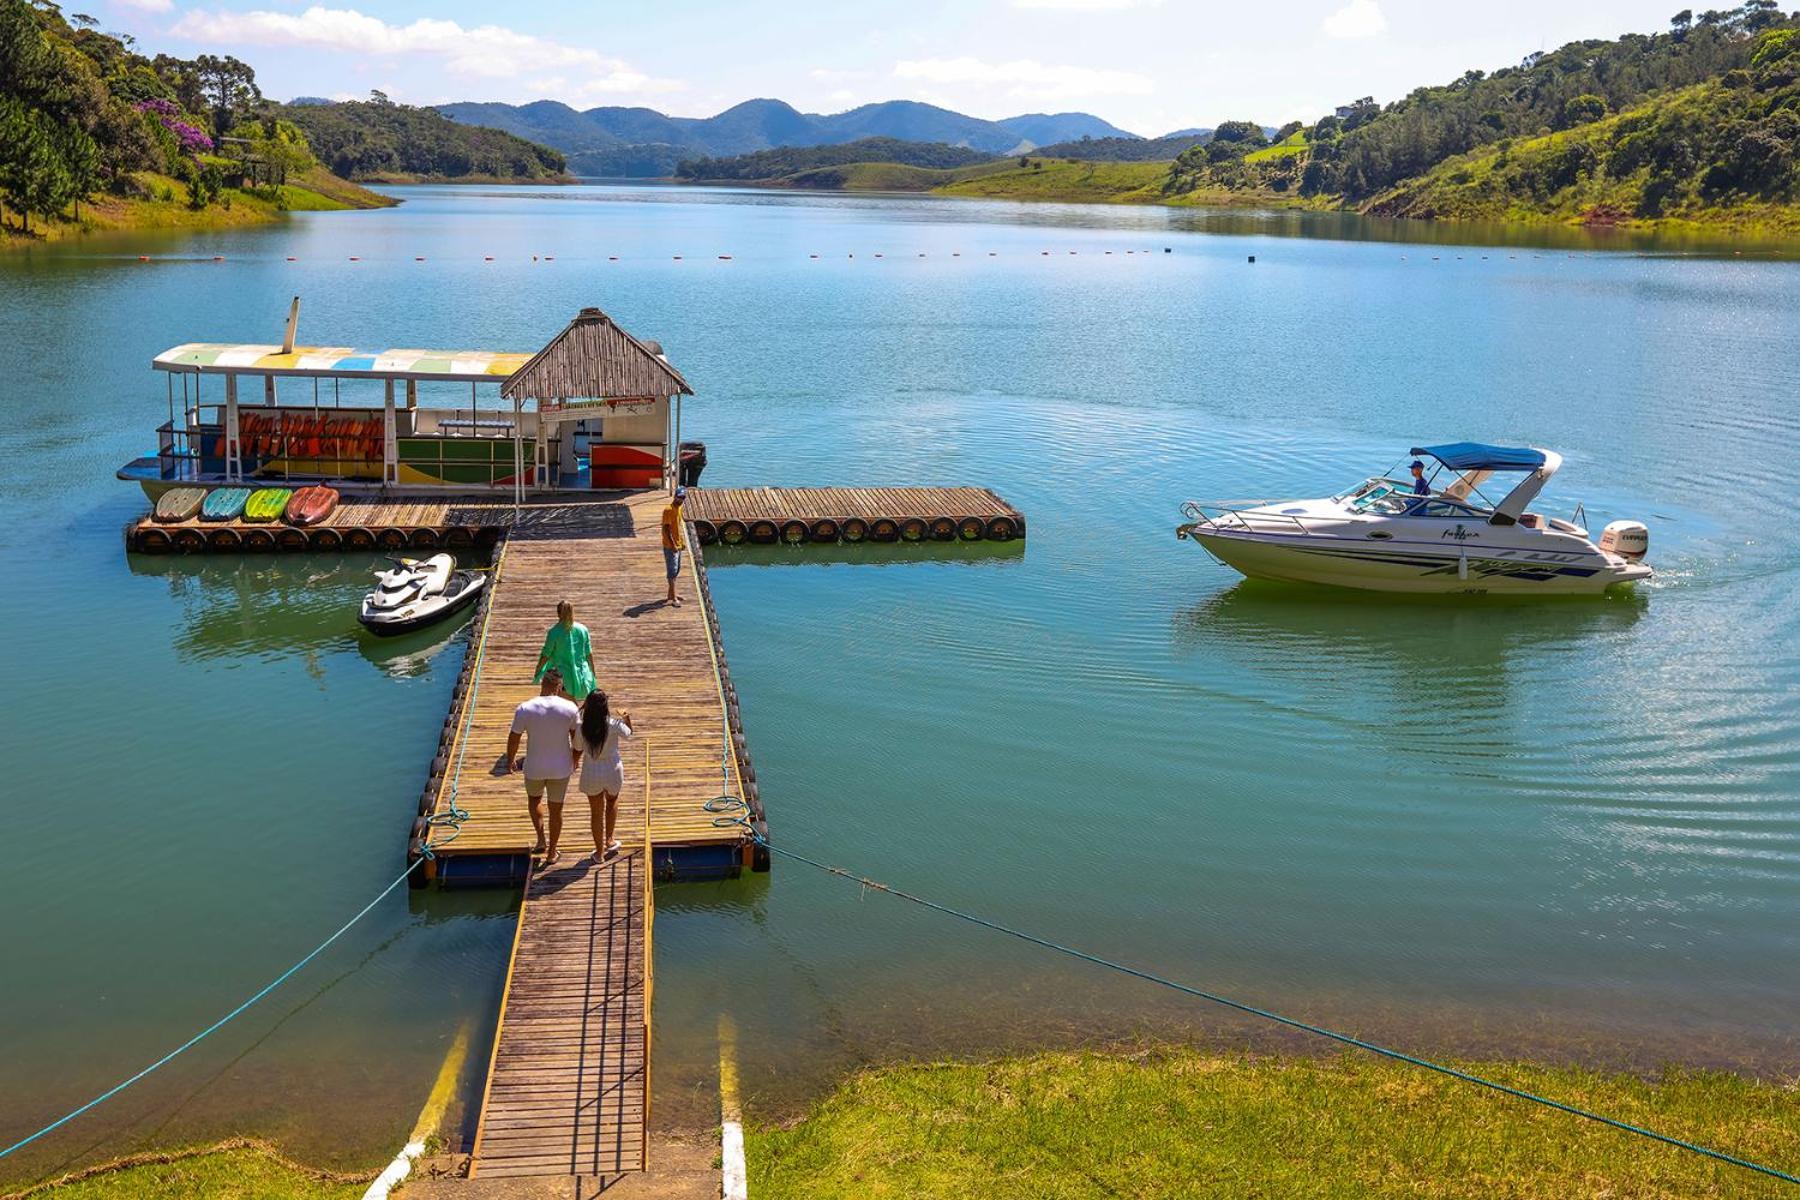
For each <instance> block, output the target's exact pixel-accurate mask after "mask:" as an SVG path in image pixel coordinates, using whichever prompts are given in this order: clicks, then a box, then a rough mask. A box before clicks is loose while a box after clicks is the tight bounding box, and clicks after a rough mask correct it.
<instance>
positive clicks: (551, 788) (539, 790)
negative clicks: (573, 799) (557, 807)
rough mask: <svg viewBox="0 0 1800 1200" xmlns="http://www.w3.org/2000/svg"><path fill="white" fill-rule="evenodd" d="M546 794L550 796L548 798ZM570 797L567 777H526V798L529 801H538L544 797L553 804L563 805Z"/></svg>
mask: <svg viewBox="0 0 1800 1200" xmlns="http://www.w3.org/2000/svg"><path fill="white" fill-rule="evenodd" d="M546 792H548V793H549V795H547V796H546V795H545V793H546ZM568 795H569V777H568V776H567V775H565V776H563V777H562V778H561V779H533V778H532V777H531V776H529V775H527V776H526V777H525V798H526V799H527V800H536V799H537V798H538V797H540V796H543V797H544V799H546V800H548V801H550V803H552V804H561V803H562V802H563V801H564V800H565V799H566V798H567V797H568Z"/></svg>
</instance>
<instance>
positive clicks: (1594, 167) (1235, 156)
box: [1164, 0, 1800, 231]
mask: <svg viewBox="0 0 1800 1200" xmlns="http://www.w3.org/2000/svg"><path fill="white" fill-rule="evenodd" d="M1797 37H1800V17H1786V16H1783V15H1782V13H1781V12H1780V10H1779V9H1778V8H1776V7H1775V2H1774V0H1749V2H1747V3H1745V4H1743V5H1741V6H1739V7H1738V8H1735V9H1731V10H1729V11H1724V12H1718V11H1709V12H1706V13H1703V14H1701V15H1700V16H1699V17H1698V18H1696V17H1694V16H1693V14H1692V13H1690V12H1685V11H1684V12H1682V13H1678V14H1677V15H1676V17H1675V19H1674V21H1673V23H1672V24H1671V27H1670V29H1669V31H1668V32H1667V33H1660V34H1625V35H1623V36H1621V37H1619V38H1616V39H1614V40H1612V41H1583V42H1573V43H1570V44H1569V45H1567V46H1564V47H1562V48H1560V49H1558V50H1556V51H1553V52H1551V53H1548V54H1532V55H1529V56H1527V57H1526V58H1525V59H1524V60H1523V61H1522V62H1521V63H1520V64H1519V65H1518V66H1516V67H1504V68H1501V69H1500V70H1497V71H1495V72H1493V73H1492V74H1491V75H1490V74H1487V73H1486V72H1483V71H1479V70H1470V71H1466V72H1464V73H1463V74H1462V75H1461V76H1460V77H1458V78H1457V79H1455V80H1453V81H1451V82H1449V83H1447V84H1443V85H1440V86H1437V87H1422V88H1418V89H1416V90H1414V91H1413V92H1412V93H1410V94H1409V95H1407V96H1406V97H1404V98H1403V99H1401V100H1397V101H1394V102H1393V103H1391V104H1388V105H1386V106H1383V105H1379V104H1377V103H1376V102H1375V101H1374V100H1373V99H1372V98H1369V97H1364V98H1363V99H1361V100H1358V101H1355V102H1354V103H1352V104H1349V105H1346V106H1343V107H1341V108H1339V109H1338V110H1337V111H1336V112H1335V113H1333V114H1331V115H1329V116H1324V117H1321V118H1320V119H1319V120H1318V121H1316V122H1315V123H1314V124H1313V125H1311V126H1310V127H1306V128H1303V129H1302V128H1299V127H1298V124H1297V123H1296V124H1295V125H1292V126H1288V127H1286V128H1284V129H1283V130H1281V131H1278V132H1279V133H1281V134H1282V137H1281V139H1280V140H1279V141H1277V142H1275V143H1270V142H1269V141H1267V139H1265V138H1264V137H1262V131H1261V130H1260V129H1256V128H1255V127H1252V126H1250V125H1249V123H1248V122H1229V123H1228V126H1229V127H1230V129H1231V136H1230V137H1227V136H1226V130H1227V126H1221V127H1220V130H1219V131H1218V132H1217V133H1216V134H1215V136H1214V138H1213V139H1212V140H1211V141H1210V142H1208V143H1207V144H1206V145H1204V146H1196V147H1194V148H1192V149H1190V150H1187V151H1185V152H1183V154H1182V155H1181V157H1180V158H1179V159H1177V160H1176V162H1175V165H1174V167H1173V168H1172V169H1171V171H1170V175H1169V179H1168V181H1167V183H1166V184H1165V186H1164V192H1165V196H1166V198H1167V199H1169V200H1171V201H1175V202H1186V201H1194V200H1200V199H1204V198H1208V197H1214V198H1216V197H1225V198H1234V197H1258V196H1260V197H1263V198H1266V199H1269V200H1276V201H1286V202H1294V203H1304V204H1308V205H1310V206H1316V207H1339V208H1348V209H1353V210H1356V211H1362V212H1371V213H1382V214H1388V215H1399V216H1412V217H1420V218H1425V217H1435V218H1441V219H1452V218H1454V219H1492V220H1574V221H1587V222H1607V223H1612V222H1650V221H1668V222H1672V223H1682V222H1689V223H1704V224H1708V225H1716V226H1724V227H1732V228H1763V229H1768V230H1777V231H1779V230H1790V229H1792V228H1793V227H1794V219H1793V211H1792V210H1793V206H1794V205H1795V204H1796V203H1800V175H1797V172H1800V94H1797V93H1796V91H1795V82H1794V81H1795V78H1796V75H1797V74H1800V54H1797V53H1796V49H1795V45H1796V38H1797Z"/></svg>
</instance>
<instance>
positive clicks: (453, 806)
mask: <svg viewBox="0 0 1800 1200" xmlns="http://www.w3.org/2000/svg"><path fill="white" fill-rule="evenodd" d="M505 558H506V551H505V549H502V550H501V551H500V560H501V561H504V560H505ZM495 569H496V570H498V569H499V563H498V562H496V563H495ZM492 613H493V605H492V604H491V603H489V604H488V605H487V612H486V614H484V616H483V618H482V627H481V628H482V634H483V636H482V638H481V639H480V640H479V642H478V644H477V646H476V658H475V668H474V671H473V673H472V674H471V675H470V677H469V693H468V698H467V700H466V701H465V703H464V705H463V720H462V723H461V725H462V728H461V730H460V732H459V735H458V743H459V744H458V746H457V752H456V771H455V773H454V774H453V775H452V776H451V781H450V788H449V793H448V798H447V800H446V802H445V807H444V811H443V812H440V813H433V814H432V815H431V816H429V817H427V818H426V820H425V824H426V828H427V829H428V830H429V829H448V830H449V831H450V836H448V837H446V838H444V839H443V840H442V841H434V840H432V839H431V838H430V837H429V835H428V836H427V837H426V839H425V840H424V841H423V842H421V843H420V845H419V857H417V858H415V859H413V860H412V861H411V862H409V863H407V864H406V869H405V870H404V871H402V872H400V874H398V875H396V876H394V878H393V879H392V881H390V882H389V883H388V885H387V886H386V887H384V888H382V889H381V891H380V892H378V893H376V895H375V898H374V899H373V900H371V901H369V902H368V903H367V904H365V905H363V907H362V908H361V909H360V910H359V911H358V912H357V914H356V915H355V916H353V917H351V918H350V919H349V920H348V921H345V922H344V923H343V924H342V925H340V926H339V927H338V929H337V931H336V932H335V933H333V934H332V935H331V936H330V937H328V938H326V939H325V940H324V941H322V942H320V943H319V944H318V945H317V946H314V947H313V948H312V949H311V950H309V951H308V952H307V953H306V954H305V955H304V956H303V957H301V958H300V959H299V960H298V961H297V962H295V963H294V964H293V965H292V966H290V967H289V968H288V969H287V970H285V971H283V972H282V973H281V974H279V975H277V976H276V977H275V978H274V979H272V980H270V981H269V982H268V983H267V984H265V985H264V986H263V987H262V988H261V989H260V990H259V991H257V992H256V993H255V994H254V995H252V996H251V997H250V998H249V999H248V1000H245V1001H244V1002H243V1003H242V1004H240V1005H238V1006H237V1007H236V1008H234V1009H232V1010H231V1011H230V1012H228V1013H226V1014H225V1015H224V1016H222V1017H220V1018H219V1019H218V1020H217V1021H214V1022H213V1023H212V1024H211V1025H208V1026H207V1027H206V1028H205V1029H202V1030H201V1031H200V1032H199V1033H196V1034H195V1035H194V1036H193V1037H191V1038H189V1039H188V1040H187V1041H185V1042H183V1043H181V1045H179V1046H177V1047H175V1049H173V1050H171V1051H169V1052H168V1053H167V1054H165V1055H163V1056H162V1057H161V1058H159V1059H157V1060H156V1061H155V1062H153V1063H151V1064H150V1065H149V1066H147V1067H145V1068H144V1069H143V1070H141V1071H139V1072H138V1073H137V1074H135V1075H133V1076H131V1077H130V1078H129V1079H126V1080H123V1081H121V1082H119V1083H117V1084H114V1085H113V1086H112V1087H110V1088H108V1089H107V1090H106V1091H104V1092H101V1093H100V1094H99V1095H98V1096H95V1097H94V1098H93V1099H92V1100H89V1101H88V1102H87V1103H86V1104H83V1105H81V1106H80V1107H79V1108H75V1109H71V1110H70V1111H69V1112H68V1113H66V1114H64V1115H63V1116H61V1117H58V1118H57V1119H56V1120H54V1121H52V1122H50V1124H48V1125H46V1126H44V1127H43V1128H42V1129H40V1130H38V1131H37V1132H36V1133H34V1134H32V1135H31V1136H29V1137H26V1138H21V1139H20V1140H19V1141H16V1142H14V1143H13V1144H12V1145H10V1146H8V1147H6V1149H4V1150H0V1158H5V1157H6V1156H7V1155H9V1154H11V1153H13V1152H14V1151H15V1150H22V1149H24V1148H25V1147H26V1146H29V1145H31V1143H33V1142H35V1141H37V1140H38V1139H39V1138H41V1137H43V1136H44V1135H45V1134H47V1133H51V1132H53V1131H54V1130H57V1129H60V1128H62V1127H63V1126H64V1125H67V1124H68V1123H69V1122H70V1121H73V1120H74V1119H75V1118H77V1117H79V1116H81V1115H82V1114H83V1113H85V1112H89V1111H91V1110H92V1109H95V1108H98V1107H99V1106H100V1105H102V1104H104V1103H105V1102H106V1101H108V1100H110V1099H112V1098H113V1097H114V1096H116V1095H118V1094H119V1093H120V1092H122V1091H124V1090H125V1089H126V1088H128V1087H130V1086H131V1085H132V1084H134V1083H136V1082H137V1081H138V1080H140V1079H142V1078H144V1077H145V1076H146V1075H149V1074H150V1073H151V1072H153V1071H156V1070H157V1069H159V1068H161V1067H164V1066H167V1065H168V1064H169V1063H171V1062H173V1061H174V1060H175V1059H176V1058H178V1057H180V1056H181V1055H182V1054H185V1053H186V1052H187V1051H189V1050H192V1049H193V1048H194V1047H195V1046H197V1045H199V1044H200V1043H201V1042H203V1041H205V1040H206V1039H207V1038H209V1037H211V1036H212V1035H213V1034H215V1033H217V1032H218V1031H219V1030H221V1029H223V1028H224V1027H225V1026H226V1025H228V1024H230V1023H231V1022H232V1021H233V1020H235V1019H236V1018H238V1017H240V1016H242V1015H243V1014H244V1013H245V1012H247V1011H248V1010H249V1009H250V1008H251V1007H252V1006H253V1005H255V1004H256V1002H257V1001H259V1000H261V999H262V998H263V997H265V996H267V995H268V994H269V993H270V992H272V991H274V990H275V989H276V988H278V987H280V986H281V985H282V984H284V983H286V982H287V981H288V980H289V979H291V978H293V977H294V976H295V975H297V974H299V973H300V970H301V968H303V967H305V966H306V964H307V963H310V962H311V961H312V960H313V959H315V958H317V957H319V955H321V954H323V953H324V952H325V950H326V949H327V948H328V947H329V946H330V945H331V944H332V943H333V942H335V941H337V940H338V939H339V938H340V937H342V936H344V934H346V933H348V932H349V931H350V927H351V926H353V925H355V924H356V923H357V922H358V921H360V920H362V919H363V918H364V917H366V916H368V915H369V913H371V912H373V911H374V909H375V906H376V905H377V904H380V903H381V902H382V900H384V899H386V897H387V895H388V893H390V892H392V891H393V890H394V889H395V888H397V887H399V886H400V884H401V883H403V882H404V881H405V880H406V879H407V877H408V876H410V875H411V874H412V873H413V872H414V871H415V870H417V869H418V867H419V864H420V863H423V862H425V861H427V860H429V859H433V858H436V857H437V854H436V851H437V850H438V849H439V848H440V847H443V846H447V845H449V844H450V843H451V842H453V841H455V840H456V837H457V835H458V834H459V833H461V832H462V823H463V822H464V821H466V820H468V819H469V813H468V810H467V809H465V808H463V807H462V806H460V805H459V804H458V803H457V784H458V782H460V780H461V778H462V764H463V752H464V751H465V750H467V748H468V738H467V736H466V734H467V732H468V721H469V716H470V714H471V713H472V712H473V711H474V708H475V696H476V693H477V692H478V691H479V690H480V688H481V666H482V661H483V659H485V658H486V655H485V654H482V653H480V651H481V650H482V649H484V648H485V647H486V644H487V639H486V636H485V635H486V633H487V618H488V617H489V616H491V615H492Z"/></svg>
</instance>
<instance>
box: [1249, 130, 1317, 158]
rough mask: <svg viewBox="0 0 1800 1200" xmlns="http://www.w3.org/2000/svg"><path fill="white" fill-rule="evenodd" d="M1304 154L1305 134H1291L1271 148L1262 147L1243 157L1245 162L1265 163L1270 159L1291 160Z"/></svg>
mask: <svg viewBox="0 0 1800 1200" xmlns="http://www.w3.org/2000/svg"><path fill="white" fill-rule="evenodd" d="M1305 153H1306V133H1305V132H1304V131H1302V132H1300V133H1291V134H1289V135H1288V136H1287V137H1286V138H1285V139H1284V140H1282V141H1279V142H1276V143H1275V144H1274V145H1273V146H1264V147H1263V148H1262V149H1261V150H1252V151H1251V152H1250V153H1248V154H1246V155H1244V161H1245V162H1266V161H1268V160H1269V159H1271V158H1292V157H1293V156H1294V155H1296V154H1305Z"/></svg>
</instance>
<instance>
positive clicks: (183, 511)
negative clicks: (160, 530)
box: [156, 487, 206, 521]
mask: <svg viewBox="0 0 1800 1200" xmlns="http://www.w3.org/2000/svg"><path fill="white" fill-rule="evenodd" d="M205 502H206V489H205V488H197V487H178V488H170V489H169V490H168V491H166V492H164V493H163V494H162V497H161V498H160V499H158V500H157V502H156V519H157V520H158V521H186V520H188V519H189V518H191V517H192V516H193V515H194V514H195V513H197V512H199V511H200V506H201V505H202V504H204V503H205Z"/></svg>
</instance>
